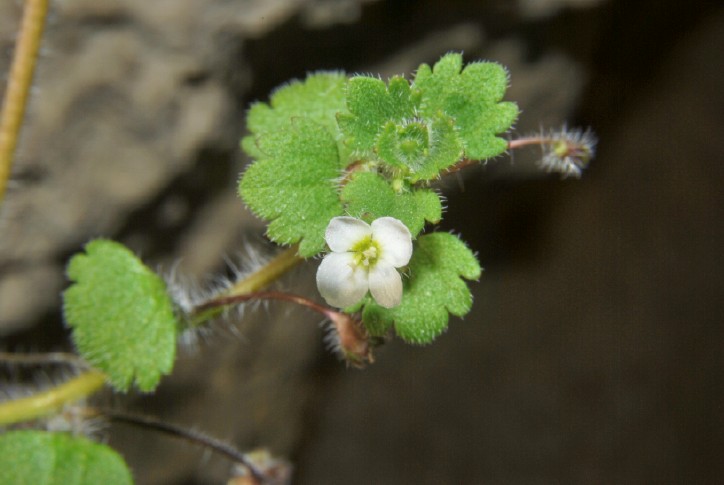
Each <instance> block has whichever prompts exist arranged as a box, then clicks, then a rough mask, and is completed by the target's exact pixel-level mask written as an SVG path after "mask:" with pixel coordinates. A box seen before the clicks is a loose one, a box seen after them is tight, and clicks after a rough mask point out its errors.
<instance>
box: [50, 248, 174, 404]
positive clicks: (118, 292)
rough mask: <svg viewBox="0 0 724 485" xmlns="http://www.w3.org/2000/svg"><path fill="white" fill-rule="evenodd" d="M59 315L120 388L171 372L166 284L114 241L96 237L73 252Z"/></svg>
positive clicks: (144, 385) (147, 385)
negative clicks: (67, 285)
mask: <svg viewBox="0 0 724 485" xmlns="http://www.w3.org/2000/svg"><path fill="white" fill-rule="evenodd" d="M68 277H69V278H70V279H71V280H72V281H73V282H74V283H75V284H73V285H72V286H70V288H68V289H67V290H66V291H65V293H64V295H63V297H64V313H65V321H66V322H67V324H68V325H69V326H70V327H71V328H72V329H73V341H74V342H75V345H76V347H77V348H78V351H79V352H80V353H81V355H82V356H83V357H84V358H85V359H86V360H87V361H88V362H90V363H91V364H93V365H94V366H95V367H97V368H98V369H100V370H102V371H103V372H105V373H106V374H108V376H109V379H110V381H111V384H112V385H113V386H114V387H115V388H116V389H117V390H119V391H126V390H128V388H129V387H130V386H131V384H132V383H133V384H135V385H136V387H138V389H140V390H141V391H145V392H148V391H152V390H153V389H155V388H156V386H157V385H158V382H159V380H160V379H161V376H162V375H164V374H168V373H169V372H171V369H172V367H173V362H174V357H175V355H176V332H177V329H178V324H177V322H176V318H175V317H174V313H173V305H172V303H171V300H170V298H169V296H168V294H167V292H166V285H165V284H164V282H163V281H162V280H161V278H159V277H158V275H156V274H155V273H154V272H153V271H151V270H150V269H149V268H148V267H146V266H145V265H144V264H143V263H142V262H141V260H140V259H138V258H137V257H136V256H135V255H134V254H133V253H132V252H131V251H130V250H128V249H127V248H126V247H125V246H123V245H122V244H120V243H117V242H114V241H107V240H102V239H97V240H95V241H91V242H89V243H88V244H86V246H85V254H84V253H79V254H76V255H75V256H73V258H72V259H71V260H70V263H69V264H68Z"/></svg>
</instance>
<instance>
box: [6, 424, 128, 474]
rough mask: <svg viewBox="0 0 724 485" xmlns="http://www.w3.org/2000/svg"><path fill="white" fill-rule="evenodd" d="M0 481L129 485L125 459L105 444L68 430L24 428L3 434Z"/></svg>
mask: <svg viewBox="0 0 724 485" xmlns="http://www.w3.org/2000/svg"><path fill="white" fill-rule="evenodd" d="M0 483H4V484H13V485H23V484H27V485H97V484H99V483H102V484H104V485H130V484H132V483H133V479H132V478H131V472H130V471H129V469H128V466H126V463H125V462H124V461H123V458H121V456H120V455H119V454H118V453H116V452H115V451H114V450H112V449H111V448H109V447H108V446H106V445H102V444H98V443H94V442H92V441H90V440H88V439H86V438H83V437H81V436H71V435H69V434H67V433H49V432H45V431H35V430H24V431H9V432H6V433H4V434H2V435H0Z"/></svg>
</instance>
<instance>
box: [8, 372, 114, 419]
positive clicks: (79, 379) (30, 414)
mask: <svg viewBox="0 0 724 485" xmlns="http://www.w3.org/2000/svg"><path fill="white" fill-rule="evenodd" d="M105 382H106V375H105V374H103V373H102V372H99V371H97V370H90V371H86V372H84V373H82V374H79V375H77V376H76V377H74V378H72V379H70V380H69V381H67V382H64V383H63V384H60V385H59V386H56V387H54V388H52V389H48V390H47V391H41V392H38V393H37V394H33V395H32V396H28V397H24V398H20V399H14V400H12V401H6V402H2V403H0V425H5V424H13V423H19V422H22V421H30V420H33V419H36V418H40V417H42V416H46V415H48V414H51V413H53V412H54V411H56V410H57V409H59V408H61V407H63V406H64V405H65V404H68V403H70V402H73V401H77V400H79V399H82V398H84V397H86V396H89V395H91V394H93V393H95V392H96V391H98V390H99V389H100V388H101V387H103V385H104V384H105Z"/></svg>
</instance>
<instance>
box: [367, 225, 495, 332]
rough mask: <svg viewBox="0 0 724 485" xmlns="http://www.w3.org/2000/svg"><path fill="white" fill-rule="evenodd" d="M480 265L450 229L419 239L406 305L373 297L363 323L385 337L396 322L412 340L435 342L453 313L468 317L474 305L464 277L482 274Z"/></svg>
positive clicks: (406, 287)
mask: <svg viewBox="0 0 724 485" xmlns="http://www.w3.org/2000/svg"><path fill="white" fill-rule="evenodd" d="M480 272H481V269H480V264H479V263H478V261H477V259H476V258H475V255H474V254H473V253H472V252H471V251H470V249H468V247H467V246H466V245H465V243H464V242H462V241H461V240H460V239H458V238H457V237H455V236H453V235H452V234H448V233H446V232H435V233H432V234H426V235H424V236H421V237H420V238H418V240H417V242H416V244H415V248H414V251H413V253H412V259H411V260H410V264H409V278H407V279H405V280H404V293H403V296H402V303H400V305H399V306H397V307H395V308H390V309H387V308H383V307H381V306H379V305H377V304H376V303H374V302H373V301H371V300H370V301H369V303H368V304H367V305H365V308H364V310H363V312H362V321H363V322H364V324H365V327H367V329H368V331H369V332H370V333H371V334H372V335H381V334H384V332H385V331H386V330H387V329H388V328H390V326H392V325H394V328H395V332H396V333H397V335H399V336H400V337H401V338H402V339H403V340H405V341H406V342H409V343H415V344H426V343H430V342H432V341H433V340H434V339H435V337H437V336H438V335H440V334H441V333H442V332H443V331H445V329H446V328H447V325H448V313H450V314H452V315H456V316H463V315H465V314H466V313H467V312H468V311H470V307H471V306H472V301H473V300H472V295H471V294H470V290H469V289H468V285H467V284H466V283H465V282H464V281H463V280H462V279H461V277H462V278H465V279H468V280H475V279H478V278H479V277H480Z"/></svg>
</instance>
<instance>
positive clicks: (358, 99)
mask: <svg viewBox="0 0 724 485" xmlns="http://www.w3.org/2000/svg"><path fill="white" fill-rule="evenodd" d="M418 101H419V100H418V99H417V97H416V95H415V94H414V93H413V92H412V91H411V90H410V84H409V83H408V82H407V80H405V79H404V78H402V77H400V76H395V77H392V78H391V79H390V81H389V85H388V86H386V85H385V83H384V82H383V81H382V80H380V79H377V78H373V77H368V76H357V77H353V78H351V79H350V80H349V82H348V83H347V108H348V109H349V113H346V114H345V113H341V114H339V115H338V116H337V121H338V123H339V128H340V129H341V130H342V133H344V136H345V138H344V139H345V143H346V144H347V145H348V146H349V147H350V148H351V149H352V150H353V151H354V153H356V154H357V155H358V156H363V157H374V145H375V141H376V138H377V135H378V133H380V131H381V130H382V128H383V127H384V126H385V125H386V123H387V122H388V121H392V122H395V123H399V122H402V121H403V120H405V119H412V118H413V117H414V116H415V108H416V106H417V103H418Z"/></svg>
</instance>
